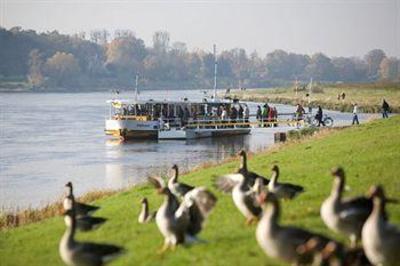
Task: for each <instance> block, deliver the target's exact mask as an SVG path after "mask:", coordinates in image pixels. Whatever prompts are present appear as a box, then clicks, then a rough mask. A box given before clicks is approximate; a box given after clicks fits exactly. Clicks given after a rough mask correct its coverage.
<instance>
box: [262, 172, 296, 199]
mask: <svg viewBox="0 0 400 266" xmlns="http://www.w3.org/2000/svg"><path fill="white" fill-rule="evenodd" d="M278 178H279V167H278V166H277V165H274V166H273V167H272V177H271V179H270V181H269V183H268V191H270V192H273V193H274V194H275V195H276V196H277V197H278V198H280V199H293V198H294V197H296V196H297V195H298V194H300V193H302V192H304V188H303V187H302V186H299V185H294V184H290V183H279V182H278Z"/></svg>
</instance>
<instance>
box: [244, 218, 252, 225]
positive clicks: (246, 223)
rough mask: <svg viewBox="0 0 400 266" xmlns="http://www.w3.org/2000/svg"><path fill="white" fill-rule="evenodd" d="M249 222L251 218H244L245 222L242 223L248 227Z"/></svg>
mask: <svg viewBox="0 0 400 266" xmlns="http://www.w3.org/2000/svg"><path fill="white" fill-rule="evenodd" d="M251 221H252V218H246V221H245V222H244V223H245V225H247V226H250V225H251Z"/></svg>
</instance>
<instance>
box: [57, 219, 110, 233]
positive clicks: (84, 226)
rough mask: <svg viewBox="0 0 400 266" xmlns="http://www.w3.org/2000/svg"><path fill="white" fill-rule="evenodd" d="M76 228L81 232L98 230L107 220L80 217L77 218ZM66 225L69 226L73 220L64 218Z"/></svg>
mask: <svg viewBox="0 0 400 266" xmlns="http://www.w3.org/2000/svg"><path fill="white" fill-rule="evenodd" d="M75 219H76V228H77V229H78V230H80V231H83V232H86V231H91V230H93V229H96V228H98V227H99V226H100V225H102V224H104V223H105V222H106V221H107V219H106V218H102V217H91V216H80V217H76V218H75ZM64 221H65V224H67V225H69V224H70V223H71V219H69V218H68V217H67V216H65V217H64Z"/></svg>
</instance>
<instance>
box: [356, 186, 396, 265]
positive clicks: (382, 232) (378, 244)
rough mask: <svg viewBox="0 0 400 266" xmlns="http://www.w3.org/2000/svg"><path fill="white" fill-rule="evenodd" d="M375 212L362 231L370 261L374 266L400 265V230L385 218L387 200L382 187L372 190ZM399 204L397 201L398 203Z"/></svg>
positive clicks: (364, 245)
mask: <svg viewBox="0 0 400 266" xmlns="http://www.w3.org/2000/svg"><path fill="white" fill-rule="evenodd" d="M371 191H372V193H371V196H372V198H373V211H372V212H371V214H370V216H369V217H368V219H367V221H366V222H365V224H364V226H363V229H362V243H363V247H364V250H365V253H366V255H367V257H368V259H369V260H370V261H371V262H372V263H373V264H374V265H383V266H386V265H387V266H395V265H399V264H400V229H399V228H396V227H395V226H394V225H392V224H389V223H388V221H386V219H385V217H384V210H385V203H386V202H388V201H394V200H390V199H386V197H385V193H384V191H383V188H382V187H381V186H376V187H372V188H371ZM396 202H397V201H396Z"/></svg>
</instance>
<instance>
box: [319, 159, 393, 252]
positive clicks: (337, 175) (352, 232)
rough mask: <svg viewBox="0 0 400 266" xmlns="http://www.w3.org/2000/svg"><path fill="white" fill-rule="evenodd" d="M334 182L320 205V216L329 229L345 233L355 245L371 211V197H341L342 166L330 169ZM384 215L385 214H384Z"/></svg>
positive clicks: (343, 180) (343, 175) (343, 177)
mask: <svg viewBox="0 0 400 266" xmlns="http://www.w3.org/2000/svg"><path fill="white" fill-rule="evenodd" d="M332 175H333V176H334V182H333V186H332V191H331V194H330V196H329V197H328V198H327V199H326V200H325V201H324V202H323V204H322V206H321V218H322V220H323V221H324V223H325V224H326V226H327V227H328V228H330V229H331V230H333V231H335V232H337V233H342V234H344V235H347V236H348V237H349V238H350V241H351V246H352V247H355V246H356V245H357V242H358V241H359V240H360V238H361V230H362V226H363V225H364V222H365V221H366V220H367V218H368V216H369V214H370V213H371V211H372V205H373V204H372V200H371V198H368V197H364V196H360V197H355V198H348V199H343V198H342V194H343V190H344V185H345V173H344V170H343V168H341V167H337V168H334V169H332ZM384 216H385V217H386V214H385V215H384Z"/></svg>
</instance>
